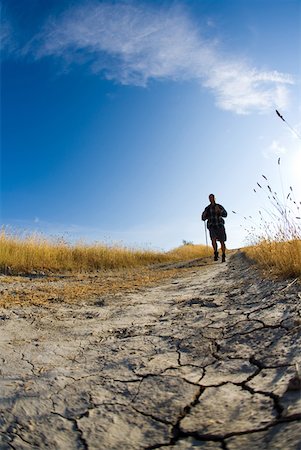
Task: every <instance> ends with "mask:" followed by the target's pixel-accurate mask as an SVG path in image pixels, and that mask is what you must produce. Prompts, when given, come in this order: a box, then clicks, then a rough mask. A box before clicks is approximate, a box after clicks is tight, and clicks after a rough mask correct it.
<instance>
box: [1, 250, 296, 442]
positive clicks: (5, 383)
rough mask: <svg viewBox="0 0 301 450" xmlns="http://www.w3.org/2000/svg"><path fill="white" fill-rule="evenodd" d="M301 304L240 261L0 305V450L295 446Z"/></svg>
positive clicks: (290, 289) (238, 257)
mask: <svg viewBox="0 0 301 450" xmlns="http://www.w3.org/2000/svg"><path fill="white" fill-rule="evenodd" d="M192 265H193V264H192ZM300 297H301V287H300V284H298V283H297V282H296V283H293V284H289V282H288V281H282V282H280V281H271V280H265V279H262V278H261V276H260V274H259V273H258V272H257V271H256V270H255V269H254V267H253V266H251V265H250V264H249V263H248V262H247V261H246V260H245V258H244V257H243V255H242V254H240V253H236V254H234V255H233V256H232V257H230V258H229V261H228V262H226V263H225V264H220V263H210V264H208V265H207V266H205V267H198V266H197V265H196V267H193V268H192V269H191V272H189V274H188V275H185V276H183V277H179V278H178V279H173V280H171V281H170V280H169V281H166V282H164V283H163V284H162V285H160V286H156V287H153V288H148V289H146V290H145V291H143V292H140V293H135V294H126V295H119V296H116V297H103V298H100V299H98V300H97V301H93V302H92V301H91V302H90V303H89V302H86V303H80V304H78V305H74V304H72V305H68V304H53V305H51V304H50V305H49V306H48V307H46V306H44V307H34V306H33V307H24V308H19V307H12V308H11V309H0V351H1V353H0V360H1V366H0V367H1V373H0V448H1V450H6V449H17V450H19V449H21V450H29V449H30V450H32V449H46V448H47V449H62V450H68V449H72V450H73V449H122V450H124V449H130V450H133V449H155V448H165V447H166V448H171V449H179V450H180V449H181V450H184V449H191V448H196V447H201V448H202V449H204V450H207V449H208V450H217V449H219V450H220V449H226V450H242V449H248V450H249V449H251V450H252V449H254V450H255V449H256V450H258V449H273V450H275V449H279V450H280V449H281V450H284V449H285V450H300V448H301V444H300V436H301V398H300V392H301V391H300V386H299V387H298V377H297V375H296V363H299V364H300V363H301V361H300V360H301V356H300V348H301V345H300V344H301V307H300ZM300 365H301V364H300ZM299 381H300V380H299Z"/></svg>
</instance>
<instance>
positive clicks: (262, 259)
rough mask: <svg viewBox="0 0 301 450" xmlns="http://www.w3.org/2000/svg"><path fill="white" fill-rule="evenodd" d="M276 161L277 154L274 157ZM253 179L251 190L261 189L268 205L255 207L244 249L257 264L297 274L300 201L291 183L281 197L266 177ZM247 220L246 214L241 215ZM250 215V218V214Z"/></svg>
mask: <svg viewBox="0 0 301 450" xmlns="http://www.w3.org/2000/svg"><path fill="white" fill-rule="evenodd" d="M278 165H280V158H279V159H278ZM262 178H263V180H264V181H262V182H261V183H258V182H257V188H256V189H255V188H254V192H255V193H256V194H257V193H258V191H260V192H262V193H263V194H264V195H265V196H266V198H267V199H268V200H269V202H270V204H271V205H272V209H265V210H263V211H259V218H260V220H259V226H258V225H257V224H255V223H253V225H252V226H251V227H250V228H249V229H245V230H246V231H247V239H248V241H249V243H250V244H251V246H250V247H247V248H246V253H247V255H249V256H250V257H251V258H253V259H255V260H256V261H258V262H259V264H260V265H261V266H263V267H264V268H266V269H269V270H271V271H273V272H276V273H277V274H279V275H282V276H285V277H300V276H301V217H300V216H301V214H300V206H301V202H300V201H297V200H296V199H295V196H294V190H293V188H292V186H290V188H289V192H288V193H287V195H285V194H284V192H282V196H283V200H281V199H280V197H279V196H278V194H277V192H275V191H273V189H272V188H271V186H270V184H269V181H268V178H267V177H266V176H265V175H262ZM250 218H251V217H250ZM245 219H246V220H247V218H245ZM251 219H252V218H251Z"/></svg>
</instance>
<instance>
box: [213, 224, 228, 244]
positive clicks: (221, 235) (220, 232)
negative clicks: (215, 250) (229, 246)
mask: <svg viewBox="0 0 301 450" xmlns="http://www.w3.org/2000/svg"><path fill="white" fill-rule="evenodd" d="M209 233H210V238H211V240H212V239H216V240H217V241H220V242H226V240H227V235H226V230H225V227H224V225H220V226H218V227H210V228H209Z"/></svg>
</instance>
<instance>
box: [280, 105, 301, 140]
mask: <svg viewBox="0 0 301 450" xmlns="http://www.w3.org/2000/svg"><path fill="white" fill-rule="evenodd" d="M275 111H276V114H277V116H278V117H280V119H281V120H282V121H283V122H285V123H286V125H287V126H288V127H289V128H290V129H291V130H292V131H293V132H294V133H295V135H296V136H297V137H298V138H299V139H301V136H300V134H299V133H298V132H297V131H296V130H295V129H294V128H293V127H292V126H291V125H290V124H289V123H287V121H286V120H285V119H284V118H283V116H282V115H281V114H280V112H279V111H277V109H275Z"/></svg>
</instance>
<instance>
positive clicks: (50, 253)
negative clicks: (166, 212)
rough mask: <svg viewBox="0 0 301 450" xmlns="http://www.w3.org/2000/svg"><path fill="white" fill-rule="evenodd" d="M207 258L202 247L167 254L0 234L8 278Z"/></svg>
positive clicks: (1, 260) (2, 261)
mask: <svg viewBox="0 0 301 450" xmlns="http://www.w3.org/2000/svg"><path fill="white" fill-rule="evenodd" d="M209 254H210V250H209V248H208V247H206V246H204V245H193V244H190V245H182V246H180V247H178V248H176V249H174V250H171V251H168V252H163V251H161V252H160V251H152V250H147V249H146V250H144V249H142V250H140V249H133V248H127V247H122V246H120V245H105V244H101V243H96V244H93V245H88V244H83V243H77V244H74V245H71V244H68V243H67V242H65V241H64V240H62V239H55V240H52V241H51V240H49V239H47V238H45V237H43V236H39V235H28V236H25V237H22V236H18V235H13V234H9V233H7V232H6V231H5V230H2V232H1V234H0V268H1V272H2V273H9V274H20V273H22V274H25V273H32V272H39V273H40V272H45V273H66V272H72V273H79V272H95V271H99V270H109V269H125V268H127V269H129V268H134V267H143V266H144V267H145V266H148V265H150V264H157V263H166V262H175V261H180V260H188V259H194V258H200V257H203V256H207V255H209Z"/></svg>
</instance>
